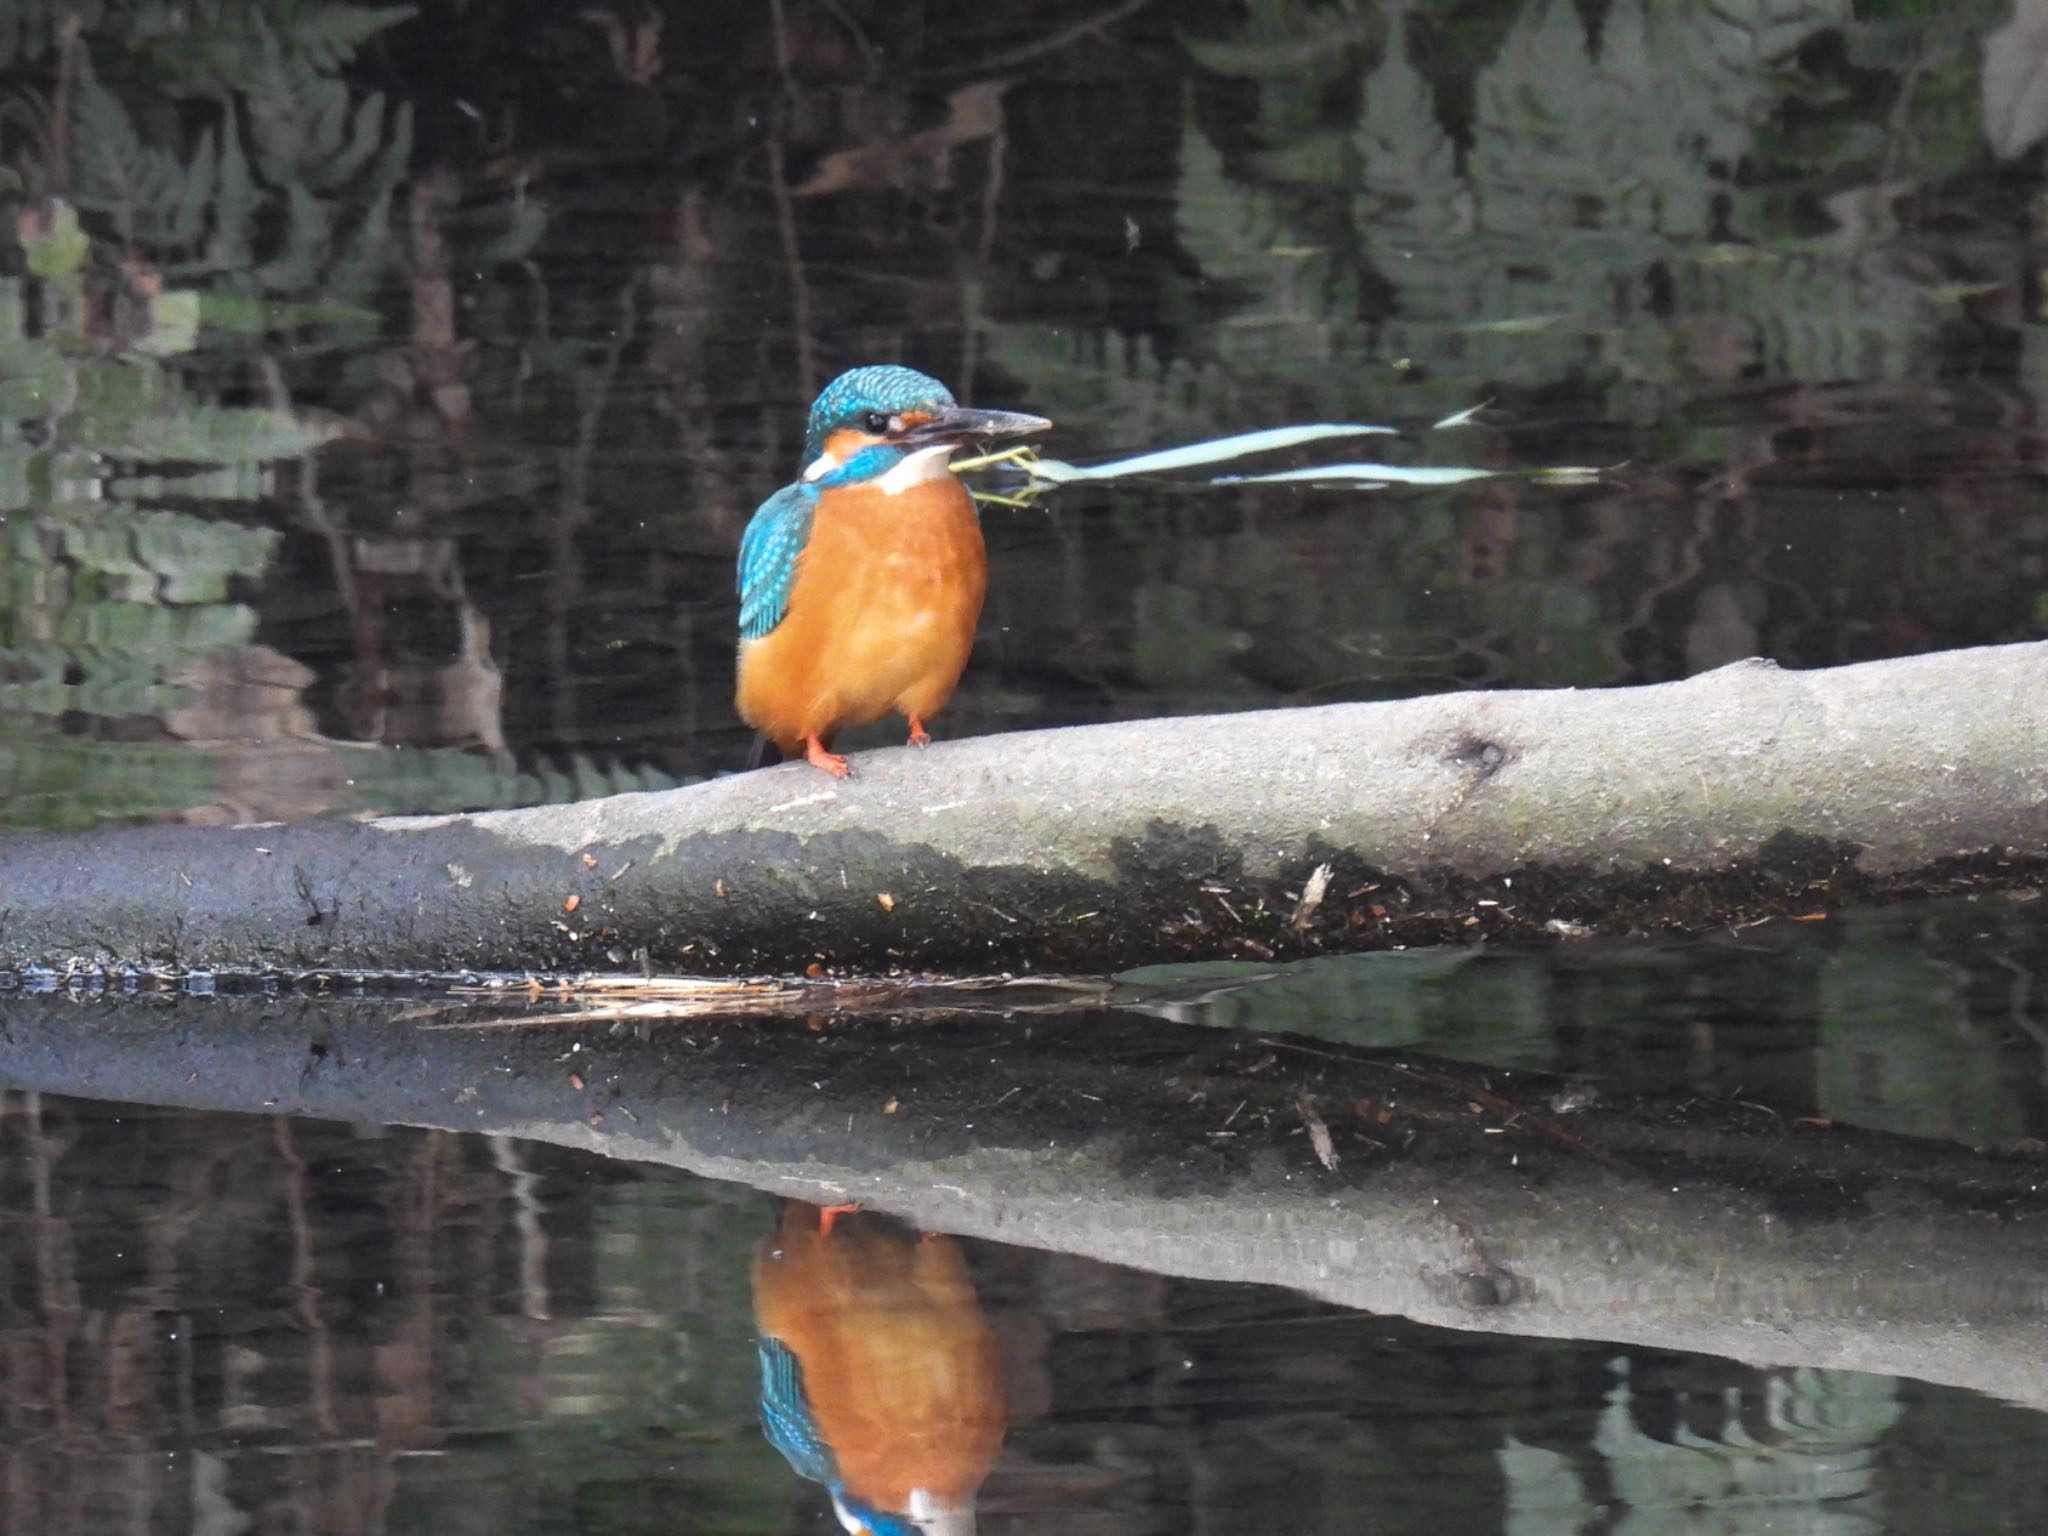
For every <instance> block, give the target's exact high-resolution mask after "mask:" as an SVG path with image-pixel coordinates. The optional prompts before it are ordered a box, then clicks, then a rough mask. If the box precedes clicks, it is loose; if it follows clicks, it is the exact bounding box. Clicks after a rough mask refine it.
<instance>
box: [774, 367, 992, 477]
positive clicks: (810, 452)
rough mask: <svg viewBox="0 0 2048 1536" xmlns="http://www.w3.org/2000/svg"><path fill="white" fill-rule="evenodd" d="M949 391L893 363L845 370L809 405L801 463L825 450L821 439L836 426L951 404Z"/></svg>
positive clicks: (911, 370) (919, 374)
mask: <svg viewBox="0 0 2048 1536" xmlns="http://www.w3.org/2000/svg"><path fill="white" fill-rule="evenodd" d="M955 403H956V402H955V401H954V399H953V392H952V391H951V390H949V389H947V388H946V386H945V385H943V384H941V383H940V382H939V381H938V380H937V379H935V378H933V377H932V376H931V375H930V374H925V373H919V372H918V371H917V370H916V369H915V368H903V367H899V366H898V365H897V364H895V363H870V364H868V365H867V366H866V367H864V368H849V369H848V370H847V371H846V372H845V373H842V374H841V375H839V377H838V378H836V379H834V380H833V381H832V382H831V383H830V384H827V385H826V386H825V388H824V389H823V391H821V392H820V394H819V395H818V398H817V399H816V400H815V401H813V402H812V404H811V420H810V426H809V428H808V429H807V430H806V431H805V433H804V463H806V464H809V463H811V462H812V461H813V460H815V459H816V458H817V457H818V455H819V454H821V453H823V452H824V451H825V438H826V437H827V435H829V434H830V433H831V432H833V431H834V430H835V429H837V428H839V427H844V426H850V425H852V424H853V422H854V421H855V419H856V418H858V417H859V416H860V415H861V414H862V413H863V412H865V411H884V412H887V413H888V414H890V415H894V414H895V413H896V412H898V411H910V410H930V409H932V408H933V407H937V406H948V405H953V404H955Z"/></svg>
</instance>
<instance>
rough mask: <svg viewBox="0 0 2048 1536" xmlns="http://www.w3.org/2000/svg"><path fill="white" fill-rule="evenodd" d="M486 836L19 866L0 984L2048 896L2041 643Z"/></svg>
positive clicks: (992, 944) (258, 844)
mask: <svg viewBox="0 0 2048 1536" xmlns="http://www.w3.org/2000/svg"><path fill="white" fill-rule="evenodd" d="M854 765H855V770H856V775H855V777H853V778H852V779H849V780H846V781H834V780H831V779H828V778H827V777H826V776H825V775H823V774H821V773H819V772H818V771H817V770H815V769H813V768H810V767H808V766H805V765H802V764H793V765H786V766H783V767H780V768H775V769H770V770H767V771H765V772H761V773H752V774H744V775H737V776H735V777H732V778H727V779H720V780H716V781H713V782H711V783H708V784H700V785H696V786H693V787H690V788H686V789H680V790H670V791H663V792H660V793H653V794H632V795H619V796H615V797H611V798H608V799H602V800H593V801H586V802H583V803H580V804H574V805H563V806H547V807H542V808H538V809H533V810H522V811H501V812H490V813H484V814H478V815H465V816H441V817H410V818H391V819H386V820H381V821H372V822H364V823H356V824H341V823H319V824H303V825H294V826H267V827H257V828H235V829H230V830H220V829H198V828H178V827H156V828H140V829H120V830H109V831H103V832H99V833H94V834H87V835H69V836H67V835H56V834H52V835H44V836H32V837H19V838H14V839H10V840H9V841H8V842H7V843H5V844H4V845H0V888H4V890H5V891H6V897H5V911H4V924H0V964H35V963H41V964H52V965H61V964H64V963H67V962H85V963H90V964H100V965H115V964H123V963H126V964H134V965H140V966H146V965H161V964H178V965H187V966H213V967H232V968H266V967H276V968H282V969H303V968H321V967H368V968H385V969H396V970H461V969H471V968H475V969H520V968H550V969H606V968H618V967H621V966H626V965H632V964H636V963H647V964H650V965H652V966H654V967H656V968H660V969H664V970H689V971H699V972H714V971H726V972H731V971H746V970H761V969H770V968H784V967H791V966H797V967H801V966H803V965H805V964H807V963H809V962H811V961H813V960H822V961H824V962H826V963H828V964H835V965H845V966H849V967H862V968H865V969H869V970H882V969H887V968H889V967H894V966H909V967H964V968H966V969H970V970H976V971H985V970H988V969H991V968H993V967H997V966H1014V967H1045V968H1053V967H1057V968H1065V969H1072V970H1081V969H1106V968H1114V967H1117V966H1123V965H1130V964H1136V963H1141V962H1144V961H1148V960H1159V959H1166V958H1172V957H1177V956H1190V955H1198V956H1210V957H1214V956H1218V955H1232V954H1243V953H1250V954H1255V955H1258V956H1261V957H1268V956H1271V955H1275V954H1282V953H1308V952H1314V951H1317V950H1323V949H1360V948H1369V947H1373V946H1376V945H1383V944H1392V943H1415V942H1421V941H1426V940H1432V939H1440V938H1445V937H1449V936H1453V935H1457V934H1460V933H1468V932H1469V933H1472V934H1485V935H1496V934H1513V933H1532V932H1541V931H1543V929H1544V926H1545V925H1546V923H1555V922H1565V923H1571V924H1585V925H1591V926H1596V927H1605V928H1610V929H1621V928H1628V927H1632V926H1633V927H1644V926H1667V925H1668V926H1708V925H1713V924H1718V923H1723V922H1727V921H1730V920H1732V919H1737V918H1741V917H1746V916H1749V915H1758V914H1764V913H1770V912H1782V911H1792V912H1804V911H1808V910H1813V909H1817V908H1824V907H1828V906H1833V905H1838V904H1840V903H1843V902H1845V901H1854V900H1859V899H1879V898H1883V897H1886V896H1889V895H1895V894H1900V893H1905V892H1911V891H1925V890H1939V889H1945V888H1950V887H1953V886H1955V885H1959V884H1985V883H1990V884H2000V883H2003V884H2018V883H2025V882H2035V881H2039V880H2040V879H2042V878H2043V876H2044V873H2048V643H2036V644H2028V645H2013V646H2002V647H1992V648H1985V649H1981V650H1971V651H1955V652H1948V653H1944V654H1939V655H1933V656H1922V657H1913V658H1907V659H1902V660H1894V661H1882V662H1871V663H1864V664H1861V665H1856V666H1848V667H1840V668H1834V669H1828V670H1822V671H1815V672H1785V671H1781V670H1779V669H1778V668H1776V667H1774V666H1772V665H1770V664H1768V663H1763V662H1747V663H1741V664H1738V665H1735V666H1731V667H1724V668H1722V669H1720V670H1719V671H1715V672H1711V673H1707V674H1704V675H1702V676H1699V677H1695V678H1691V679H1688V680H1687V681H1684V682H1679V683H1668V684H1659V685H1655V686H1649V687H1640V688H1620V689H1606V690H1598V691H1585V692H1581V691H1573V690H1558V691H1549V692H1531V691H1516V692H1473V693H1460V694H1448V695H1440V696H1436V697H1431V698H1422V699H1411V700H1403V701H1398V702H1392V703H1379V704H1343V705H1332V706H1328V707H1325V708H1319V709H1299V710H1276V711H1271V712H1266V713H1260V714H1255V715H1235V716H1209V717H1201V718H1193V719H1167V720H1145V721H1134V722H1131V723H1128V724H1117V725H1098V726H1089V727H1082V728H1075V729H1068V730H1054V731H1033V732H1023V733H1018V734H1014V735H1006V736H991V737H981V738H977V739H973V740H967V741H961V742H954V743H948V744H945V745H942V746H937V747H933V748H931V749H930V750H928V751H923V752H913V751H910V750H908V749H895V750H888V751H880V752H873V753H862V754H859V755H857V756H856V757H855V758H854Z"/></svg>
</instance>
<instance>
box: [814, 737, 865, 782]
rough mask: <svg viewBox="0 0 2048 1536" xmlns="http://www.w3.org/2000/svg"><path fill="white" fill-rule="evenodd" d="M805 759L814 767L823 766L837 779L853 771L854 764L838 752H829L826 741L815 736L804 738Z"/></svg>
mask: <svg viewBox="0 0 2048 1536" xmlns="http://www.w3.org/2000/svg"><path fill="white" fill-rule="evenodd" d="M804 761H806V762H807V763H809V764H810V765H811V766H812V767H813V768H822V769H824V770H825V771H826V772H827V773H829V774H831V775H832V777H833V778H835V779H843V778H845V777H846V776H847V775H848V774H850V773H852V772H853V768H852V765H851V764H849V763H848V762H847V761H846V759H845V758H843V757H841V756H840V755H839V754H838V753H837V752H827V751H826V750H825V743H823V742H822V741H820V740H818V738H817V737H815V736H806V737H805V738H804Z"/></svg>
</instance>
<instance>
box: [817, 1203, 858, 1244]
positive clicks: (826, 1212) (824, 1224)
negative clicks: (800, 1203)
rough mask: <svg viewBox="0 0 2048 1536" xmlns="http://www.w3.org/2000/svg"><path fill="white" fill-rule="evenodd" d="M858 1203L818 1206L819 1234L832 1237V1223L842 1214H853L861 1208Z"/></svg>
mask: <svg viewBox="0 0 2048 1536" xmlns="http://www.w3.org/2000/svg"><path fill="white" fill-rule="evenodd" d="M859 1209H860V1207H859V1206H858V1205H821V1206H819V1207H818V1236H820V1237H830V1236H831V1235H832V1223H833V1222H835V1221H837V1220H838V1219H839V1218H840V1217H842V1216H851V1215H852V1214H853V1213H854V1212H855V1211H857V1210H859Z"/></svg>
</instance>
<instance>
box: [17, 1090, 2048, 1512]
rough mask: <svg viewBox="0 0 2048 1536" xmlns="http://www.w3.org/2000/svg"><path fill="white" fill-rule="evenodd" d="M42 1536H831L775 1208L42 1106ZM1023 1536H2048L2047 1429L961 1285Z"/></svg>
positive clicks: (698, 1187)
mask: <svg viewBox="0 0 2048 1536" xmlns="http://www.w3.org/2000/svg"><path fill="white" fill-rule="evenodd" d="M8 1110H9V1113H8V1117H7V1121H6V1126H5V1144H6V1147H7V1159H6V1176H5V1184H4V1190H5V1200H6V1210H7V1218H8V1219H7V1226H6V1235H5V1238H4V1254H5V1260H6V1270H7V1277H8V1288H7V1297H8V1300H7V1303H6V1307H5V1324H4V1328H0V1340H4V1354H0V1359H4V1361H5V1365H4V1377H0V1380H4V1383H5V1413H6V1422H7V1441H8V1444H7V1447H6V1449H5V1450H4V1452H0V1501H4V1504H5V1507H6V1509H7V1523H8V1528H9V1529H10V1530H14V1531H21V1532H31V1531H50V1532H57V1531H67V1532H68V1531H81V1532H102V1531H105V1532H113V1531H122V1530H127V1531H133V1530H250V1529H256V1530H309V1531H334V1532H344V1531H406V1530H444V1531H445V1530H461V1531H468V1530H476V1531H483V1530H501V1531H566V1530H574V1531H590V1532H643V1531H644V1532H650V1533H651V1532H656V1531H673V1530H678V1529H680V1530H690V1531H706V1532H712V1531H717V1532H725V1531H792V1530H804V1531H822V1530H826V1529H833V1528H836V1527H834V1526H833V1523H832V1518H831V1513H830V1509H829V1506H828V1504H827V1501H826V1500H825V1498H824V1496H823V1494H822V1492H821V1491H819V1490H817V1489H815V1488H813V1487H811V1486H810V1485H808V1484H805V1483H801V1482H800V1481H799V1480H798V1479H797V1478H796V1477H795V1476H794V1474H793V1473H792V1472H791V1471H790V1469H789V1468H788V1467H787V1466H786V1465H785V1464H784V1463H783V1462H782V1461H781V1460H780V1458H778V1457H777V1456H776V1455H775V1453H774V1451H773V1450H771V1449H770V1448H769V1447H768V1445H767V1444H766V1443H765V1442H764V1441H763V1440H762V1438H761V1436H760V1433H759V1431H758V1428H757V1426H756V1423H755V1413H754V1399H753V1389H754V1383H755V1380H756V1377H757V1371H756V1367H755V1363H754V1338H753V1326H752V1315H751V1307H750V1301H749V1287H748V1264H749V1260H750V1258H751V1256H752V1253H753V1250H754V1248H755V1245H756V1244H757V1243H758V1242H759V1241H760V1240H761V1239H762V1237H763V1236H764V1235H765V1234H766V1233H768V1232H769V1230H770V1229H771V1227H772V1224H773V1221H774V1211H773V1208H772V1204H771V1202H770V1201H769V1200H768V1199H767V1198H766V1197H765V1196H762V1195H759V1194H756V1193H754V1192H751V1191H748V1190H745V1189H742V1188H738V1187H735V1186H730V1185H723V1184H717V1183H712V1182H709V1181H705V1180H701V1179H695V1178H691V1177H689V1176H686V1175H683V1174H680V1173H677V1172H675V1171H673V1170H666V1169H658V1168H652V1167H646V1166H635V1165H630V1164H619V1163H613V1162H608V1161H604V1160H601V1159H597V1158H594V1157H590V1156H585V1155H574V1154H568V1153H563V1152H559V1151H551V1150H548V1149H544V1148H541V1149H537V1148H535V1147H533V1146H531V1145H527V1144H523V1143H520V1142H516V1141H510V1140H495V1139H486V1138H475V1137H460V1136H455V1135H450V1134H447V1133H427V1132H416V1131H404V1130H393V1131H388V1132H376V1133H366V1132H363V1131H360V1130H351V1129H348V1128H343V1127H337V1126H332V1125H328V1124H323V1123H319V1122H309V1121H292V1120H289V1119H285V1118H281V1117H262V1116H233V1115H205V1114H196V1113H176V1112H169V1111H162V1110H154V1109H148V1108H136V1107H133V1106H121V1105H112V1104H96V1103H91V1102H85V1101H76V1100H64V1099H53V1098H37V1097H32V1096H22V1097H19V1098H16V1099H15V1100H13V1102H11V1103H10V1104H9V1106H8ZM962 1246H963V1249H964V1253H965V1257H966V1260H967V1263H968V1266H969V1270H970V1273H971V1274H972V1277H973V1284H974V1289H975V1292H976V1294H977V1295H978V1297H979V1300H980V1305H981V1307H982V1308H983V1309H984V1311H985V1313H986V1316H987V1318H988V1322H989V1326H990V1327H991V1328H992V1329H993V1331H994V1334H995V1337H996V1339H997V1341H998V1343H999V1346H1000V1354H1001V1361H1002V1377H1003V1382H1004V1391H1005V1400H1006V1403H1007V1410H1008V1420H1009V1426H1008V1432H1007V1435H1006V1437H1005V1439H1004V1443H1003V1448H1002V1451H1001V1454H1000V1457H999V1459H998V1460H997V1462H996V1465H995V1467H994V1469H993V1471H992V1473H991V1474H990V1476H989V1478H988V1481H987V1483H986V1484H985V1485H984V1488H983V1491H982V1496H981V1501H980V1508H981V1522H982V1528H983V1529H986V1530H991V1531H1033V1530H1084V1531H1102V1532H1139V1531H1182V1530H1191V1529H1195V1530H1217V1531H1246V1532H1251V1531H1262V1530H1270V1529H1272V1528H1273V1527H1274V1526H1275V1525H1276V1524H1284V1525H1285V1526H1286V1527H1287V1528H1289V1529H1296V1530H1304V1531H1332V1532H1335V1531H1348V1530H1356V1529H1360V1528H1367V1529H1376V1530H1389V1531H1417V1532H1422V1531H1436V1530H1445V1529H1451V1530H1472V1531H1496V1530H1498V1531H1511V1532H1582V1531H1583V1532H1590V1531H1597V1530H1611V1529H1622V1530H1629V1531H1638V1530H1643V1531H1664V1530H1670V1531H1687V1532H1692V1531H1702V1532H1704V1531H1729V1532H1733V1531H1744V1532H1751V1531H1802V1532H1805V1531H1811V1532H1837V1531H1841V1532H1878V1531H1901V1532H1905V1531H1920V1530H1929V1529H1937V1530H1948V1531H2013V1532H2020V1531H2032V1530H2038V1529H2040V1524H2041V1521H2042V1520H2043V1519H2044V1518H2048V1504H2044V1502H2043V1493H2042V1488H2041V1484H2040V1481H2039V1479H2038V1477H2036V1476H2034V1475H2033V1473H2032V1471H2031V1470H2030V1469H2031V1467H2033V1466H2036V1465H2038V1462H2039V1458H2040V1456H2041V1455H2042V1454H2043V1453H2044V1452H2048V1419H2044V1418H2043V1416H2042V1415H2040V1414H2039V1413H2036V1412H2030V1411H2027V1410H2022V1409H2019V1408H2013V1407H2007V1406H2003V1405H2001V1404H1999V1403H1997V1402H1996V1401H1993V1400H1990V1399H1987V1398H1982V1397H1978V1396H1976V1395H1974V1394H1972V1393H1968V1392H1965V1391H1961V1390H1958V1389H1954V1388H1940V1387H1933V1386H1928V1385H1923V1384H1919V1383H1915V1382H1911V1381H1902V1380H1897V1379H1893V1378H1889V1377H1880V1376H1866V1375H1859V1374H1856V1373H1854V1372H1843V1371H1829V1370H1816V1369H1806V1368H1786V1369H1772V1370H1758V1369H1754V1368H1749V1367H1744V1366H1739V1365H1735V1364H1732V1363H1727V1362H1721V1361H1716V1360H1712V1359H1708V1358H1703V1357H1697V1356H1686V1355H1677V1354H1669V1353H1663V1352H1659V1351H1655V1350H1645V1349H1640V1348H1622V1347H1620V1346H1615V1345H1605V1344H1589V1343H1564V1342H1556V1341H1543V1340H1517V1339H1513V1338H1499V1337H1487V1336H1482V1335H1460V1334H1454V1333H1448V1332H1444V1331H1440V1330H1433V1329H1427V1328H1424V1327H1422V1326H1420V1325H1417V1324H1413V1323H1406V1322H1403V1321H1401V1320H1399V1319H1393V1318H1379V1317H1373V1316H1370V1315H1367V1314H1361V1313H1353V1312H1347V1311H1344V1310H1341V1309H1338V1308H1335V1307H1331V1306H1328V1305H1326V1304H1322V1303H1318V1302H1312V1301H1309V1300H1306V1299H1304V1298H1302V1297H1299V1296H1296V1295H1292V1294H1289V1293H1287V1292H1285V1291H1280V1290H1272V1289H1264V1288H1259V1287H1251V1286H1235V1287H1233V1286H1223V1285H1215V1284H1204V1283H1200V1282H1196V1281H1189V1280H1177V1279H1169V1278H1162V1277H1159V1276H1155V1275H1148V1274H1145V1273H1142V1272H1139V1271H1135V1270H1129V1269H1120V1268H1116V1267H1112V1266H1107V1265H1103V1264H1098V1263H1093V1262H1089V1261H1086V1260H1082V1259H1076V1258H1067V1257H1062V1256H1060V1255H1057V1254H1047V1253H1035V1252H1032V1251H1029V1250H1026V1249H1018V1248H1009V1247H1004V1246H1001V1245H998V1244H991V1243H985V1242H970V1243H965V1244H963V1245H962Z"/></svg>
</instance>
